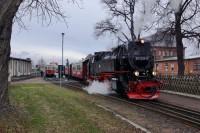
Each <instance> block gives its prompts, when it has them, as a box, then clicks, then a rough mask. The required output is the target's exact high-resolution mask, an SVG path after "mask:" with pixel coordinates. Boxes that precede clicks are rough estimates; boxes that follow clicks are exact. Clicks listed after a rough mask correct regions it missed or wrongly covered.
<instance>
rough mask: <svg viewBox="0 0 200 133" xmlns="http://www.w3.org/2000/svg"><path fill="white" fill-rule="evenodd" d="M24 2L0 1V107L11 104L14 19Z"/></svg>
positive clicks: (17, 0)
mask: <svg viewBox="0 0 200 133" xmlns="http://www.w3.org/2000/svg"><path fill="white" fill-rule="evenodd" d="M21 2H22V0H0V105H2V104H3V105H5V104H9V98H8V61H9V58H10V40H11V34H12V24H13V18H14V16H15V14H16V12H17V10H18V7H19V5H20V4H21Z"/></svg>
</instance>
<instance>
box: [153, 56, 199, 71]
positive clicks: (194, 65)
mask: <svg viewBox="0 0 200 133" xmlns="http://www.w3.org/2000/svg"><path fill="white" fill-rule="evenodd" d="M184 63H185V74H186V75H200V55H197V56H189V57H185V59H184ZM155 70H156V71H157V72H158V74H160V75H177V74H178V62H177V57H171V58H166V59H162V60H157V61H156V64H155Z"/></svg>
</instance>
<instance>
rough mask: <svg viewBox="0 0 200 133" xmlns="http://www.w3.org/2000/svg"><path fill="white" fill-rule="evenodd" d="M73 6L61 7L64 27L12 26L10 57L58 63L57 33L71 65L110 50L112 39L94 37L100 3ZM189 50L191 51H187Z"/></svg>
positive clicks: (86, 1)
mask: <svg viewBox="0 0 200 133" xmlns="http://www.w3.org/2000/svg"><path fill="white" fill-rule="evenodd" d="M79 4H80V7H81V8H79V7H78V6H77V5H73V4H66V5H63V7H64V8H65V9H66V10H65V12H66V14H65V15H67V16H68V17H69V18H68V19H67V22H68V27H67V26H66V25H65V24H64V23H63V22H58V21H56V20H55V21H54V22H53V23H52V24H51V25H50V26H48V27H47V26H42V25H41V23H38V21H37V19H34V18H33V19H32V20H31V21H29V19H25V20H24V22H25V23H26V26H27V29H28V30H24V29H22V30H20V28H19V27H18V26H17V24H15V25H14V28H13V35H12V40H11V49H12V50H11V56H14V57H19V58H31V59H32V60H33V62H34V64H36V63H37V60H38V59H40V58H41V57H42V58H44V59H45V60H46V62H47V63H49V62H51V61H56V62H60V61H61V33H62V32H64V33H65V38H64V59H66V58H69V60H70V61H71V62H74V61H77V60H80V59H81V58H84V57H85V56H87V55H88V54H90V53H93V52H95V51H101V50H108V49H110V48H111V47H113V46H114V45H115V44H114V43H113V40H112V38H109V37H107V38H100V39H98V40H97V39H95V37H94V26H95V23H96V22H98V21H100V20H102V19H104V18H105V17H106V12H105V10H104V8H103V5H102V4H101V3H100V0H83V2H82V3H79ZM190 51H192V50H191V48H190Z"/></svg>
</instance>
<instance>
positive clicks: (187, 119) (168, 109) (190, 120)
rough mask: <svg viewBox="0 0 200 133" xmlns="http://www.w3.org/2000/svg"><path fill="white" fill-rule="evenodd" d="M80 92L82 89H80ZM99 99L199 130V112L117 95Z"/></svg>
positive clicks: (72, 86) (66, 84)
mask: <svg viewBox="0 0 200 133" xmlns="http://www.w3.org/2000/svg"><path fill="white" fill-rule="evenodd" d="M63 86H66V87H71V88H76V89H81V87H82V85H81V84H80V83H77V82H74V83H65V84H63ZM81 90H82V89H81ZM99 96H101V97H105V98H110V99H113V100H117V101H120V102H125V103H127V104H130V105H135V106H138V107H142V108H144V109H147V110H151V111H154V112H158V113H161V114H164V115H167V116H170V117H173V118H175V119H179V120H181V121H182V122H184V123H185V124H188V125H190V126H193V127H196V128H198V129H200V112H198V111H194V110H190V109H187V108H184V107H180V106H176V105H172V104H168V103H162V102H159V101H133V100H128V99H126V98H122V97H119V96H117V95H106V96H105V95H99Z"/></svg>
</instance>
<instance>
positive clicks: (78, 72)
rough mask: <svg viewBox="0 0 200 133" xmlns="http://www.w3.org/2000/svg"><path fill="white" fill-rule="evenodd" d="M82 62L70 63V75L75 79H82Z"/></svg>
mask: <svg viewBox="0 0 200 133" xmlns="http://www.w3.org/2000/svg"><path fill="white" fill-rule="evenodd" d="M82 68H83V64H82V62H79V63H73V64H71V76H72V77H74V78H77V79H81V80H82V79H83V69H82Z"/></svg>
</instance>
